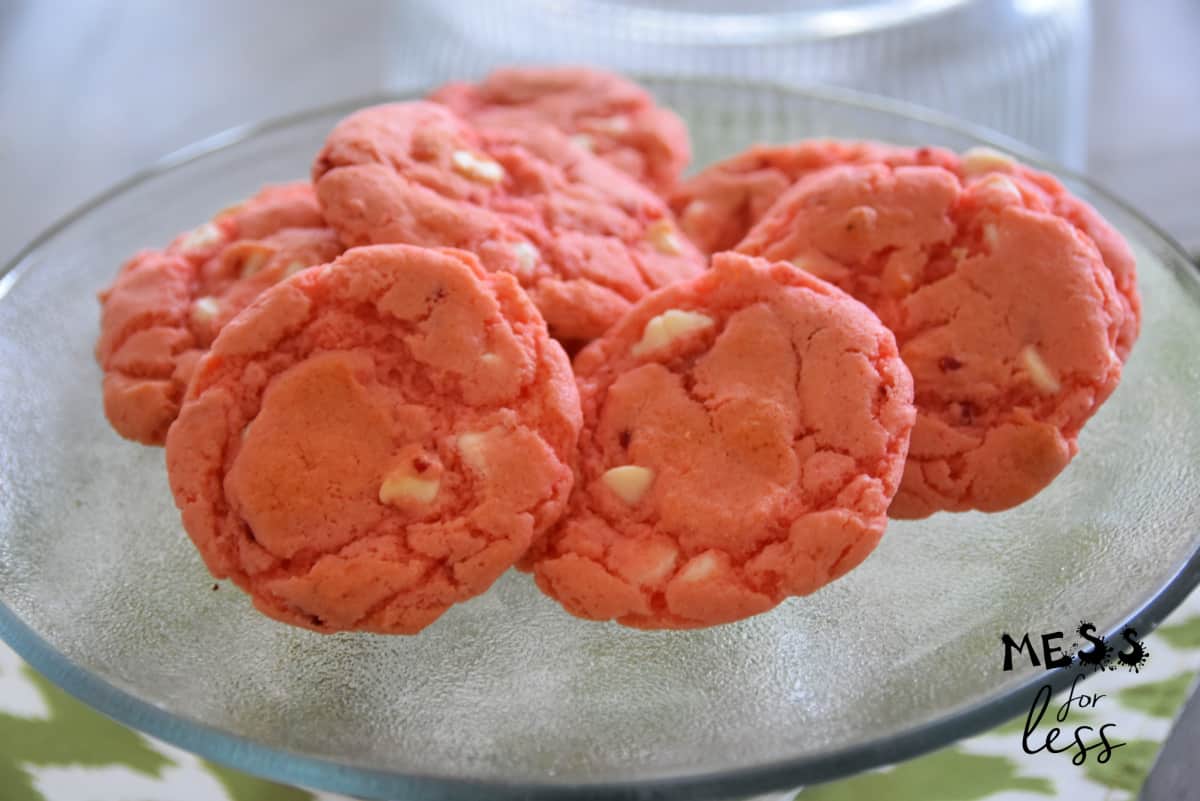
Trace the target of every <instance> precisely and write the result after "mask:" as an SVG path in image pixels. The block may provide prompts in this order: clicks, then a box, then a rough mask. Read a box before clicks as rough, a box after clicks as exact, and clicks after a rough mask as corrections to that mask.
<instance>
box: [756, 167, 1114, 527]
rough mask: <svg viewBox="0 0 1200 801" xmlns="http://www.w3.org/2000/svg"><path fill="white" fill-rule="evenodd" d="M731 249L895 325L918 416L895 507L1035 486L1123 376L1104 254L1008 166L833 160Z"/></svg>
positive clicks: (1059, 465) (1003, 497)
mask: <svg viewBox="0 0 1200 801" xmlns="http://www.w3.org/2000/svg"><path fill="white" fill-rule="evenodd" d="M738 250H739V251H741V252H744V253H748V254H750V255H754V256H761V257H765V258H769V259H786V260H790V261H792V262H793V263H795V264H797V265H798V266H801V267H803V269H805V270H807V271H809V272H811V273H812V274H814V275H816V276H819V277H821V278H824V279H825V280H827V281H830V282H832V283H834V284H836V285H838V286H839V287H841V288H842V289H844V290H846V291H847V292H849V293H850V294H852V295H854V296H855V297H856V298H858V299H859V300H861V301H863V302H864V303H865V304H866V305H867V306H869V307H871V309H872V310H873V311H875V312H876V313H877V314H878V315H879V317H880V319H881V320H882V321H883V323H884V324H885V325H887V326H888V327H889V328H890V329H891V330H892V331H894V332H895V335H896V341H897V342H898V343H899V346H900V354H901V356H902V357H903V359H904V361H905V363H906V364H907V365H908V367H909V369H910V370H911V372H912V376H913V381H914V384H915V389H916V405H917V423H916V426H915V428H914V430H913V435H912V444H911V447H910V449H909V454H908V462H907V464H906V466H905V471H904V480H903V483H902V484H901V487H900V490H899V492H898V493H897V495H896V498H895V500H894V502H893V504H892V508H891V512H890V513H891V515H892V516H893V517H900V518H915V517H924V516H926V515H929V514H931V513H933V512H936V511H939V510H949V511H965V510H968V509H978V510H982V511H988V512H994V511H1000V510H1003V509H1007V508H1010V507H1012V506H1014V505H1016V504H1019V503H1021V502H1023V501H1025V500H1028V499H1029V498H1031V497H1033V495H1035V494H1036V493H1037V492H1039V491H1040V490H1042V489H1043V488H1044V487H1045V486H1046V485H1048V484H1049V483H1050V481H1052V480H1053V479H1054V477H1055V476H1057V475H1058V473H1059V472H1060V471H1061V470H1062V469H1063V468H1064V467H1065V466H1066V465H1067V463H1068V462H1069V461H1070V459H1071V458H1072V457H1073V456H1074V455H1075V453H1076V452H1077V450H1078V446H1077V443H1076V439H1077V437H1078V434H1079V431H1080V429H1081V428H1082V426H1083V425H1084V423H1085V422H1086V421H1087V420H1088V418H1089V417H1091V415H1092V414H1094V413H1095V411H1096V410H1097V409H1098V408H1099V406H1100V405H1101V404H1102V403H1103V402H1104V400H1105V399H1106V398H1107V397H1108V396H1109V395H1110V394H1111V393H1112V391H1113V389H1114V388H1115V387H1116V385H1117V382H1118V381H1119V379H1120V375H1121V364H1122V362H1121V355H1122V352H1121V342H1122V336H1123V334H1127V332H1128V331H1129V325H1130V323H1129V318H1128V314H1129V306H1128V304H1127V303H1124V302H1123V296H1122V295H1121V293H1120V292H1118V291H1117V288H1116V287H1115V285H1114V282H1113V275H1112V273H1111V271H1110V270H1109V269H1108V268H1107V267H1106V265H1105V262H1104V260H1103V257H1102V254H1101V252H1100V251H1099V250H1098V249H1097V247H1096V245H1095V244H1094V243H1093V241H1092V239H1090V238H1089V237H1088V236H1086V235H1085V234H1084V233H1082V232H1081V231H1080V230H1079V229H1078V228H1077V227H1075V226H1074V225H1072V224H1071V223H1070V222H1068V221H1067V220H1065V219H1063V218H1062V217H1061V216H1059V215H1058V214H1055V213H1053V212H1052V211H1049V210H1047V209H1046V208H1045V207H1044V198H1043V197H1042V196H1041V195H1040V194H1039V193H1038V191H1035V190H1032V189H1030V188H1029V187H1027V186H1026V184H1025V182H1023V181H1020V180H1013V179H1012V178H1010V177H1009V176H1006V175H1002V174H989V175H986V176H984V177H982V178H980V179H979V180H969V181H966V182H964V181H963V180H961V179H960V178H959V176H958V175H956V174H955V173H953V172H950V171H948V170H945V169H942V168H940V167H905V166H901V167H892V166H888V165H884V164H869V165H861V166H842V167H831V168H828V169H825V170H821V171H818V172H815V173H812V174H810V175H809V176H807V177H806V178H804V179H802V180H801V181H800V182H798V183H797V184H796V185H795V186H793V187H792V188H791V189H789V190H788V191H787V192H786V193H785V194H784V195H783V196H782V197H781V198H779V199H778V201H777V202H776V203H775V204H774V205H773V206H772V208H771V210H770V211H769V212H768V213H767V214H766V216H765V217H764V218H763V219H762V220H761V221H760V222H759V223H758V224H757V225H756V226H755V228H754V229H753V230H752V231H751V232H750V233H749V234H748V235H747V236H746V238H745V239H744V240H743V241H742V243H741V244H740V245H739V246H738ZM1133 330H1134V331H1136V323H1134V329H1133Z"/></svg>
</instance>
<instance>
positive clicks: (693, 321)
mask: <svg viewBox="0 0 1200 801" xmlns="http://www.w3.org/2000/svg"><path fill="white" fill-rule="evenodd" d="M712 326H713V319H712V318H711V317H709V316H708V315H707V314H701V313H699V312H691V311H684V310H683V309H668V310H667V311H665V312H663V313H662V314H660V315H658V316H657V317H654V318H651V320H650V322H648V323H646V327H645V328H644V329H643V330H642V338H641V340H640V341H639V342H638V343H637V344H636V345H634V346H633V350H632V353H633V355H634V356H641V355H642V354H643V353H649V352H651V351H655V350H658V349H659V348H662V347H664V346H666V345H668V344H670V343H671V342H673V341H675V340H676V339H679V338H680V337H681V336H684V335H685V334H690V333H692V332H693V331H703V330H705V329H706V328H711V327H712Z"/></svg>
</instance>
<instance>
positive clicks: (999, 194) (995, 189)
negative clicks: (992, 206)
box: [973, 173, 1021, 205]
mask: <svg viewBox="0 0 1200 801" xmlns="http://www.w3.org/2000/svg"><path fill="white" fill-rule="evenodd" d="M973 191H974V192H975V193H976V194H979V195H982V196H983V199H984V200H985V201H992V202H994V203H997V204H999V205H1011V204H1018V205H1019V204H1020V203H1021V190H1020V189H1017V185H1016V184H1014V183H1013V182H1012V179H1011V178H1009V177H1008V176H1006V175H999V174H997V173H993V174H991V175H988V176H987V177H985V178H983V179H981V180H980V181H979V183H977V184H976V185H975V186H974V187H973Z"/></svg>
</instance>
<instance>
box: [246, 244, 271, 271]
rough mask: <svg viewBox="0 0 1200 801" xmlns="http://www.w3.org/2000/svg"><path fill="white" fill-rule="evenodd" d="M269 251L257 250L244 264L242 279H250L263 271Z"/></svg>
mask: <svg viewBox="0 0 1200 801" xmlns="http://www.w3.org/2000/svg"><path fill="white" fill-rule="evenodd" d="M268 254H269V251H267V250H255V251H253V252H252V253H251V254H250V255H249V256H247V257H246V259H245V260H244V261H243V262H242V278H249V277H250V276H252V275H254V274H255V273H256V272H258V271H259V270H261V269H262V266H263V265H264V264H266V262H267V256H268Z"/></svg>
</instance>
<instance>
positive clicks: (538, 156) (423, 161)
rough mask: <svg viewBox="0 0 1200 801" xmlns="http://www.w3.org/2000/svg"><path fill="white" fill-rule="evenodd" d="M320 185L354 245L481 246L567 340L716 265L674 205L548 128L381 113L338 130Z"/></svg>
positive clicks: (355, 118) (400, 106) (440, 114)
mask: <svg viewBox="0 0 1200 801" xmlns="http://www.w3.org/2000/svg"><path fill="white" fill-rule="evenodd" d="M313 181H314V183H315V185H316V189H317V195H318V197H319V199H320V202H321V207H322V210H323V212H324V214H325V217H326V219H328V220H329V224H330V225H331V226H333V227H334V228H335V229H336V230H337V231H338V233H339V234H340V235H341V237H342V240H343V242H344V243H345V244H346V245H347V246H348V247H353V246H357V245H365V244H380V243H388V242H398V243H405V244H413V245H424V246H429V247H439V246H445V247H456V248H461V249H463V250H468V251H471V252H472V253H475V254H476V255H477V256H478V257H479V260H480V261H481V262H482V264H483V266H484V267H485V268H486V269H488V270H489V271H503V272H508V273H511V274H512V275H515V276H516V277H517V279H518V280H519V281H520V283H521V286H522V287H523V288H525V290H526V291H527V292H528V293H529V295H530V297H531V298H532V299H533V302H534V303H535V304H536V305H537V307H538V309H539V311H541V313H542V315H543V316H544V317H545V319H546V323H547V325H548V326H549V328H550V333H551V335H552V336H554V337H556V338H558V339H560V340H562V341H563V342H566V343H574V344H582V343H585V342H587V341H589V340H591V339H593V338H594V337H596V336H599V335H600V334H601V333H603V332H604V331H605V330H606V329H607V328H608V326H609V325H611V324H612V323H613V322H614V321H615V320H616V319H617V318H618V317H620V315H621V314H623V313H624V312H625V311H626V310H627V309H628V308H629V307H630V306H632V305H633V304H634V303H635V302H636V301H637V300H638V299H639V298H641V297H642V296H643V295H645V294H646V293H647V292H650V291H652V290H654V289H656V288H658V287H661V286H665V285H666V284H669V283H671V282H673V281H676V280H680V279H683V278H687V277H689V276H692V275H696V274H697V273H699V272H700V271H701V270H702V269H703V266H704V265H703V258H702V257H701V256H700V254H699V253H698V252H697V251H696V250H695V248H694V247H693V246H692V245H691V243H689V242H688V241H687V240H686V238H684V237H683V236H681V235H680V234H679V233H678V231H677V229H676V227H675V223H674V220H673V218H672V217H671V213H670V211H669V209H667V207H666V204H665V203H664V202H663V201H661V200H659V199H658V198H657V197H656V196H655V195H654V194H653V193H651V192H650V191H649V190H647V189H645V188H644V187H642V186H640V185H639V184H638V183H637V182H636V181H634V180H632V179H631V178H629V177H628V176H627V175H624V174H622V173H621V172H619V171H618V170H616V169H614V168H612V167H610V166H609V165H608V164H606V163H604V162H603V161H601V160H600V159H599V158H597V157H596V156H593V155H591V154H590V153H587V152H585V151H584V150H582V149H581V148H579V147H577V146H576V145H574V144H572V143H571V141H570V140H569V139H568V138H567V137H566V136H565V135H563V134H561V133H559V132H558V131H556V130H554V129H553V128H551V127H549V126H533V125H530V126H527V127H523V128H519V129H515V128H514V129H505V130H497V129H481V130H475V128H474V127H473V126H470V125H468V124H467V123H466V122H464V121H463V120H462V119H461V118H459V117H458V116H457V115H456V114H454V113H453V112H452V111H450V110H449V109H448V108H446V107H444V106H441V105H438V104H436V103H428V102H415V103H394V104H388V105H383V106H375V107H373V108H368V109H364V110H362V111H359V112H357V113H355V114H352V115H350V116H349V117H347V118H346V119H344V120H342V121H341V122H340V123H339V124H338V125H337V127H335V128H334V130H333V132H332V133H330V135H329V138H328V139H327V140H326V144H325V147H324V149H323V150H322V151H321V153H320V154H319V155H318V156H317V158H316V160H315V162H314V164H313Z"/></svg>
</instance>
